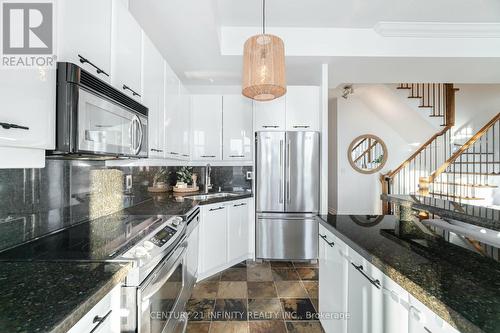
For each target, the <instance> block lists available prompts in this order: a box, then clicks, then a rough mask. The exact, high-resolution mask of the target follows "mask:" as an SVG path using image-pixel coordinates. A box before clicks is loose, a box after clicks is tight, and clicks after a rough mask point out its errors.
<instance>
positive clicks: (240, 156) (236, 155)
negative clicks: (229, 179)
mask: <svg viewBox="0 0 500 333" xmlns="http://www.w3.org/2000/svg"><path fill="white" fill-rule="evenodd" d="M229 157H245V155H229Z"/></svg>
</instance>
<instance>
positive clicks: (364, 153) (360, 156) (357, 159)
mask: <svg viewBox="0 0 500 333" xmlns="http://www.w3.org/2000/svg"><path fill="white" fill-rule="evenodd" d="M377 144H378V141H375V142H374V143H372V144H371V145H370V146H369V147H368V148H366V150H365V151H364V152H363V154H361V155H359V156H358V157H357V158H356V159H355V160H354V163H356V162H357V161H359V160H360V159H361V158H362V157H363V156H365V155H366V154H368V153H369V152H370V151H371V150H372V148H374V147H375V146H376V145H377Z"/></svg>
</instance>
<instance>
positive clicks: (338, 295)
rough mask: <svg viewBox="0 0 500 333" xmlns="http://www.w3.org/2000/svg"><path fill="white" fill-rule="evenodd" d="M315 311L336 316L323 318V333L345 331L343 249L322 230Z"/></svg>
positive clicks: (340, 243)
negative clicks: (317, 305) (318, 295)
mask: <svg viewBox="0 0 500 333" xmlns="http://www.w3.org/2000/svg"><path fill="white" fill-rule="evenodd" d="M319 248H320V253H319V255H320V258H319V265H320V266H319V294H320V295H321V297H320V298H319V311H320V312H321V313H325V314H337V315H338V317H334V318H332V317H323V318H321V323H322V325H323V328H324V329H325V332H338V333H346V332H347V318H345V314H346V313H347V271H348V264H349V263H348V261H347V259H346V258H345V257H344V255H343V254H345V253H346V251H347V246H346V245H345V244H344V243H342V242H340V241H339V240H338V239H337V238H336V237H334V236H333V235H332V234H331V233H330V232H329V231H327V230H326V229H325V228H324V227H320V232H319Z"/></svg>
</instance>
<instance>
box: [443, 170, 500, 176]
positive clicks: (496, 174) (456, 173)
mask: <svg viewBox="0 0 500 333" xmlns="http://www.w3.org/2000/svg"><path fill="white" fill-rule="evenodd" d="M443 173H444V174H449V175H450V174H455V175H476V176H500V172H492V173H484V172H482V173H481V172H457V171H455V172H453V171H445V172H443Z"/></svg>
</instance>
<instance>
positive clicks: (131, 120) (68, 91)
mask: <svg viewBox="0 0 500 333" xmlns="http://www.w3.org/2000/svg"><path fill="white" fill-rule="evenodd" d="M147 138H148V108H147V107H145V106H144V105H142V104H140V103H139V102H137V101H136V100H134V99H133V98H131V97H129V96H127V95H125V94H124V93H123V92H121V91H119V90H118V89H116V88H114V87H112V86H111V85H109V84H108V83H106V82H104V81H102V80H100V79H98V78H96V77H95V76H93V75H91V74H90V73H88V72H87V71H85V70H84V69H82V68H80V67H78V66H77V65H75V64H72V63H68V62H60V63H58V64H57V110H56V149H55V150H54V151H50V152H48V154H47V155H48V156H49V157H50V156H52V157H56V156H59V157H69V158H88V159H109V158H144V157H148V141H147Z"/></svg>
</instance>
